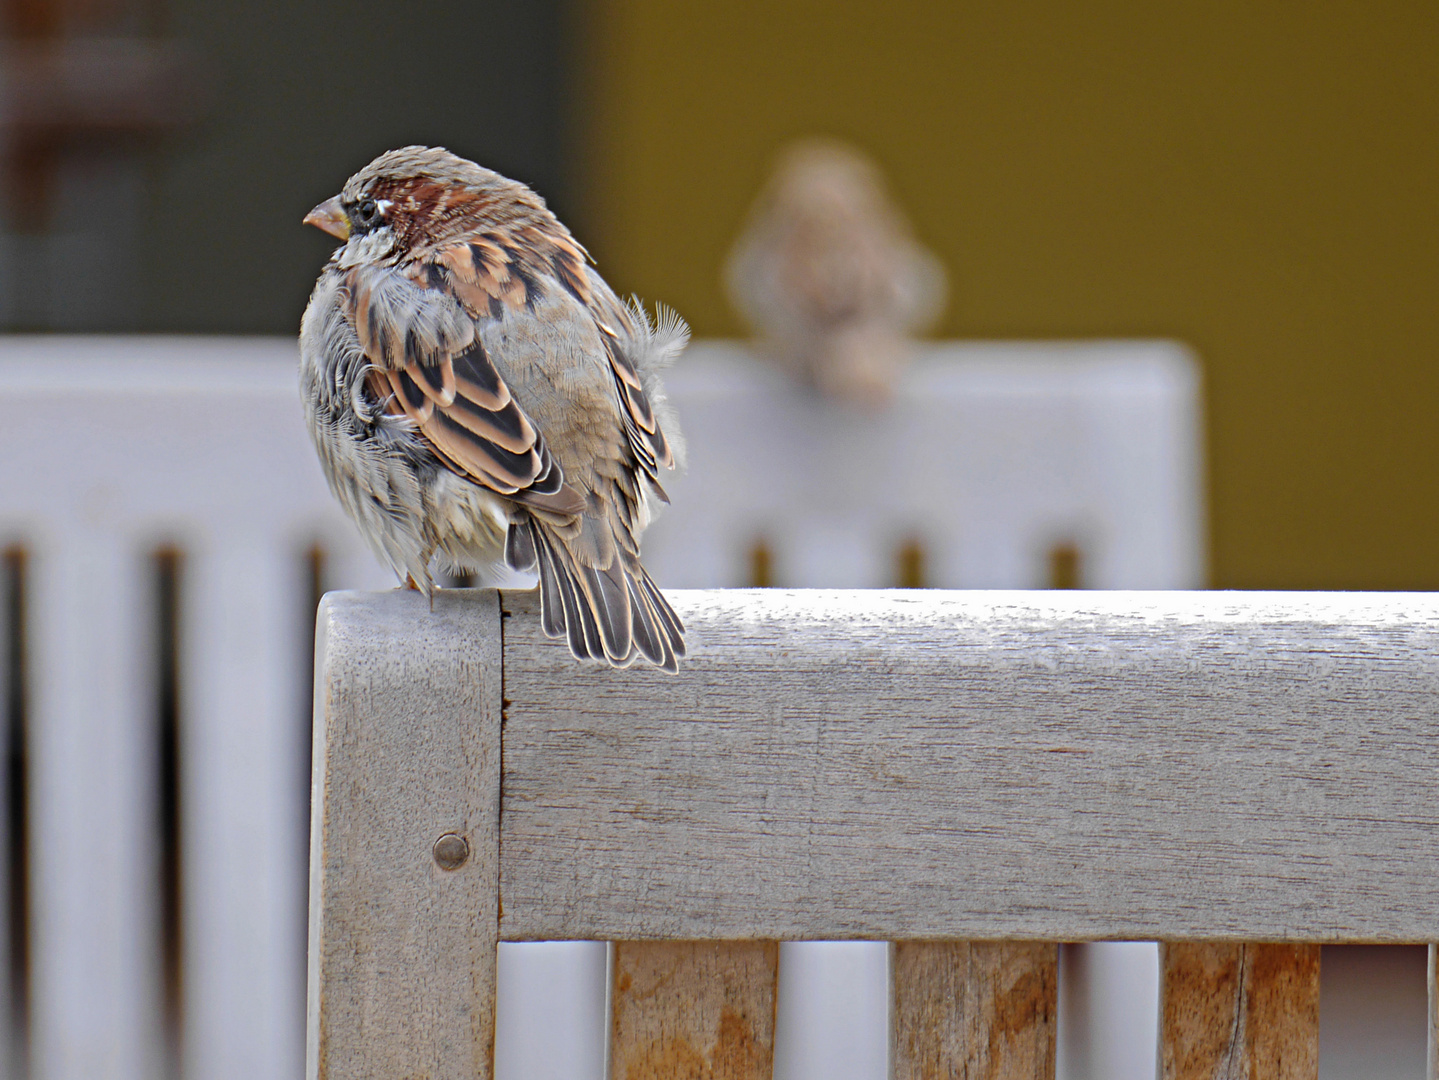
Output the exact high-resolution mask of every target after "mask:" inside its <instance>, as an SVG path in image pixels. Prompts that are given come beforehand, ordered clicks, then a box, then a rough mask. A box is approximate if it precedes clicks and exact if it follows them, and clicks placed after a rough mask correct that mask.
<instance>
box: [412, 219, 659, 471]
mask: <svg viewBox="0 0 1439 1080" xmlns="http://www.w3.org/2000/svg"><path fill="white" fill-rule="evenodd" d="M430 267H431V268H430V270H429V271H428V279H429V281H430V282H432V283H434V284H436V285H437V286H440V287H448V288H449V289H450V290H452V291H453V292H454V295H455V296H456V297H457V298H458V299H459V300H460V301H461V302H462V303H463V304H464V305H465V307H467V308H468V309H470V310H471V311H473V312H475V313H476V314H478V315H489V316H490V317H491V318H494V319H502V318H504V317H505V316H506V315H507V314H519V313H521V312H523V311H525V310H526V309H530V310H533V308H534V304H535V299H536V296H537V295H538V293H539V291H540V290H543V289H544V288H546V286H548V285H551V284H553V285H554V286H557V287H558V288H560V289H563V290H564V292H566V293H568V294H569V295H570V296H572V297H573V298H574V299H575V300H577V301H579V303H580V305H581V306H582V307H583V309H584V312H585V314H586V315H587V317H589V318H591V319H593V320H594V322H595V325H596V327H597V328H598V329H599V331H600V335H601V340H602V341H603V343H604V346H605V354H606V358H607V359H608V361H609V366H610V370H611V371H612V372H613V374H614V378H615V384H616V397H617V399H618V401H619V404H620V406H621V412H622V414H623V422H624V428H625V435H626V437H627V439H628V441H629V445H630V449H631V450H632V452H633V454H634V457H635V460H636V462H637V463H638V464H639V466H640V467H641V468H642V469H643V471H644V473H645V475H646V476H647V477H648V478H649V480H650V481H651V483H652V484H653V486H654V488H655V490H656V491H657V492H658V493H659V495H660V496H661V497H662V498H663V497H664V490H663V488H661V487H660V484H659V475H658V474H659V470H660V469H661V468H665V469H669V468H673V467H674V452H673V450H672V449H671V447H670V444H669V441H668V440H667V439H666V438H665V433H664V431H663V430H661V428H660V425H659V421H658V420H657V419H656V417H655V413H654V409H653V407H652V406H651V404H650V400H649V396H648V395H647V393H646V392H645V387H644V383H643V381H642V379H641V377H640V374H639V372H638V371H637V370H636V366H635V362H634V358H633V357H631V356H628V355H627V354H626V352H625V348H624V346H623V345H622V344H621V341H622V340H625V341H629V342H634V341H636V340H637V339H638V338H640V337H643V336H644V335H642V334H639V333H637V331H638V330H639V329H640V328H637V327H635V326H633V319H634V315H632V314H631V313H630V312H627V311H626V310H625V309H624V308H623V307H622V306H621V305H620V303H619V302H618V301H617V300H616V299H615V297H614V294H613V293H612V292H610V290H609V288H608V287H606V286H604V285H603V283H600V285H599V286H598V287H596V283H595V281H594V280H592V279H591V277H590V273H589V269H588V267H586V265H585V252H584V249H583V248H582V247H580V246H579V244H578V243H577V242H576V241H575V240H574V239H573V238H572V237H570V236H569V235H568V234H567V233H565V232H563V231H555V230H552V229H546V228H543V227H541V226H539V225H526V226H519V227H517V228H516V229H515V230H514V231H513V234H500V233H491V234H483V235H480V236H477V237H471V238H470V239H468V240H467V241H466V242H463V243H458V244H452V245H449V246H448V247H444V248H441V249H440V250H438V251H437V252H435V254H434V256H433V259H432V261H431V263H430ZM645 329H646V330H647V329H648V327H646V328H645ZM621 331H627V332H626V333H625V335H624V338H623V339H622V338H621Z"/></svg>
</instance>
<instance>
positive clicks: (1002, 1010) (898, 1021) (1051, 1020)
mask: <svg viewBox="0 0 1439 1080" xmlns="http://www.w3.org/2000/svg"><path fill="white" fill-rule="evenodd" d="M893 980H894V998H893V1012H892V1029H891V1030H892V1038H893V1040H894V1042H893V1047H892V1053H891V1059H890V1060H891V1074H892V1076H893V1078H894V1080H960V1078H963V1080H1030V1078H1033V1080H1052V1078H1053V1076H1054V1061H1055V1019H1056V1016H1057V1015H1058V992H1059V947H1058V946H1057V945H1051V944H1046V943H1043V942H1023V941H901V942H898V943H897V944H896V945H895V947H894V973H893Z"/></svg>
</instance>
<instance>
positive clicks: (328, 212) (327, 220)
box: [304, 195, 350, 240]
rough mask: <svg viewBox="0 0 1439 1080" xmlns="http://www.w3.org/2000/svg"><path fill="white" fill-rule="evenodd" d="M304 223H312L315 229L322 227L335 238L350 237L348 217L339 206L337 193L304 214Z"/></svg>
mask: <svg viewBox="0 0 1439 1080" xmlns="http://www.w3.org/2000/svg"><path fill="white" fill-rule="evenodd" d="M304 224H306V225H313V226H315V228H317V229H323V230H324V231H325V232H327V233H329V234H330V235H331V236H333V237H335V239H337V240H348V239H349V238H350V219H349V218H348V217H346V216H345V211H344V209H343V208H341V206H340V197H339V196H338V195H336V196H335V197H334V198H333V199H326V200H325V201H324V202H322V203H321V204H320V205H319V206H317V207H315V209H313V210H311V211H310V212H309V213H308V214H306V215H305V220H304Z"/></svg>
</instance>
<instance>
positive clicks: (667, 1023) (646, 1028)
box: [610, 941, 779, 1080]
mask: <svg viewBox="0 0 1439 1080" xmlns="http://www.w3.org/2000/svg"><path fill="white" fill-rule="evenodd" d="M778 975H779V945H778V943H777V942H773V941H737V942H735V941H725V942H701V941H679V942H673V941H664V942H652V941H621V942H618V943H616V945H615V947H614V970H613V984H612V988H611V1014H610V1015H611V1025H612V1026H611V1029H610V1031H611V1034H610V1080H769V1078H770V1077H771V1076H772V1075H773V1073H774V1017H775V983H776V980H777V978H778Z"/></svg>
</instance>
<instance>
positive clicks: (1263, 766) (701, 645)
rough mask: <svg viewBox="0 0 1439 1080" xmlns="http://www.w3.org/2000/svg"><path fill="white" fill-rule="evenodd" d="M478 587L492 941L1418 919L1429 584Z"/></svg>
mask: <svg viewBox="0 0 1439 1080" xmlns="http://www.w3.org/2000/svg"><path fill="white" fill-rule="evenodd" d="M670 597H671V600H672V601H673V603H674V605H675V607H676V609H677V610H678V611H679V612H680V614H681V615H682V616H683V618H684V620H685V622H686V624H687V626H688V628H689V640H690V642H691V644H692V648H691V655H690V657H689V658H688V659H687V660H686V661H685V663H684V665H683V667H682V669H681V671H680V673H679V675H678V676H667V675H664V674H663V673H661V672H655V671H647V670H643V669H639V668H632V669H629V670H623V671H611V670H605V669H600V668H595V667H591V666H583V665H579V664H576V663H575V662H574V661H573V660H572V659H571V658H570V656H569V653H568V650H567V649H566V648H565V646H564V645H563V643H561V642H555V641H550V640H548V639H546V638H544V636H543V635H542V634H541V632H540V629H539V624H538V619H537V612H536V605H535V600H534V597H533V596H532V595H531V594H524V593H519V594H509V593H507V594H504V600H503V603H504V604H505V605H506V607H507V610H508V611H509V612H510V613H511V614H510V617H509V618H508V619H507V620H506V634H505V657H506V659H505V687H506V691H505V692H506V697H507V698H508V699H509V701H510V704H509V706H508V709H507V717H508V720H507V727H506V742H505V780H504V809H503V818H502V822H503V824H502V833H503V836H502V842H503V850H504V865H503V868H502V874H501V890H502V895H503V899H504V918H503V920H502V923H501V934H502V936H503V937H505V938H507V939H516V940H524V939H562V940H563V939H577V938H588V939H600V940H633V939H661V938H670V939H696V938H731V939H743V938H764V939H805V938H867V939H872V940H904V939H923V938H935V939H1047V940H1052V941H1064V940H1079V941H1082V940H1092V939H1101V938H1128V939H1137V940H1156V939H1171V940H1174V939H1187V940H1210V939H1218V940H1239V941H1242V940H1269V941H1284V940H1288V941H1356V942H1357V941H1368V942H1385V941H1399V942H1404V941H1429V940H1439V894H1436V893H1435V891H1434V890H1433V889H1432V887H1431V884H1432V882H1433V881H1434V880H1435V878H1436V875H1439V847H1436V846H1435V845H1434V844H1433V842H1432V841H1433V837H1434V835H1435V834H1436V830H1439V803H1435V801H1434V800H1433V799H1432V798H1431V794H1432V785H1433V776H1434V775H1435V771H1436V769H1439V742H1436V740H1435V739H1434V738H1433V731H1434V727H1435V722H1436V718H1439V596H1435V595H1433V594H1402V593H1384V594H1356V593H1350V594H1323V593H1267V594H1266V593H1218V592H1209V593H1205V592H1198V593H1123V592H1116V593H1098V592H1091V593H1057V592H1033V593H1024V592H1018V593H1016V592H968V593H964V592H937V591H936V592H923V591H910V592H904V593H899V592H848V593H845V592H818V591H816V592H781V591H743V590H735V591H715V592H679V591H676V592H672V593H671V594H670Z"/></svg>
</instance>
